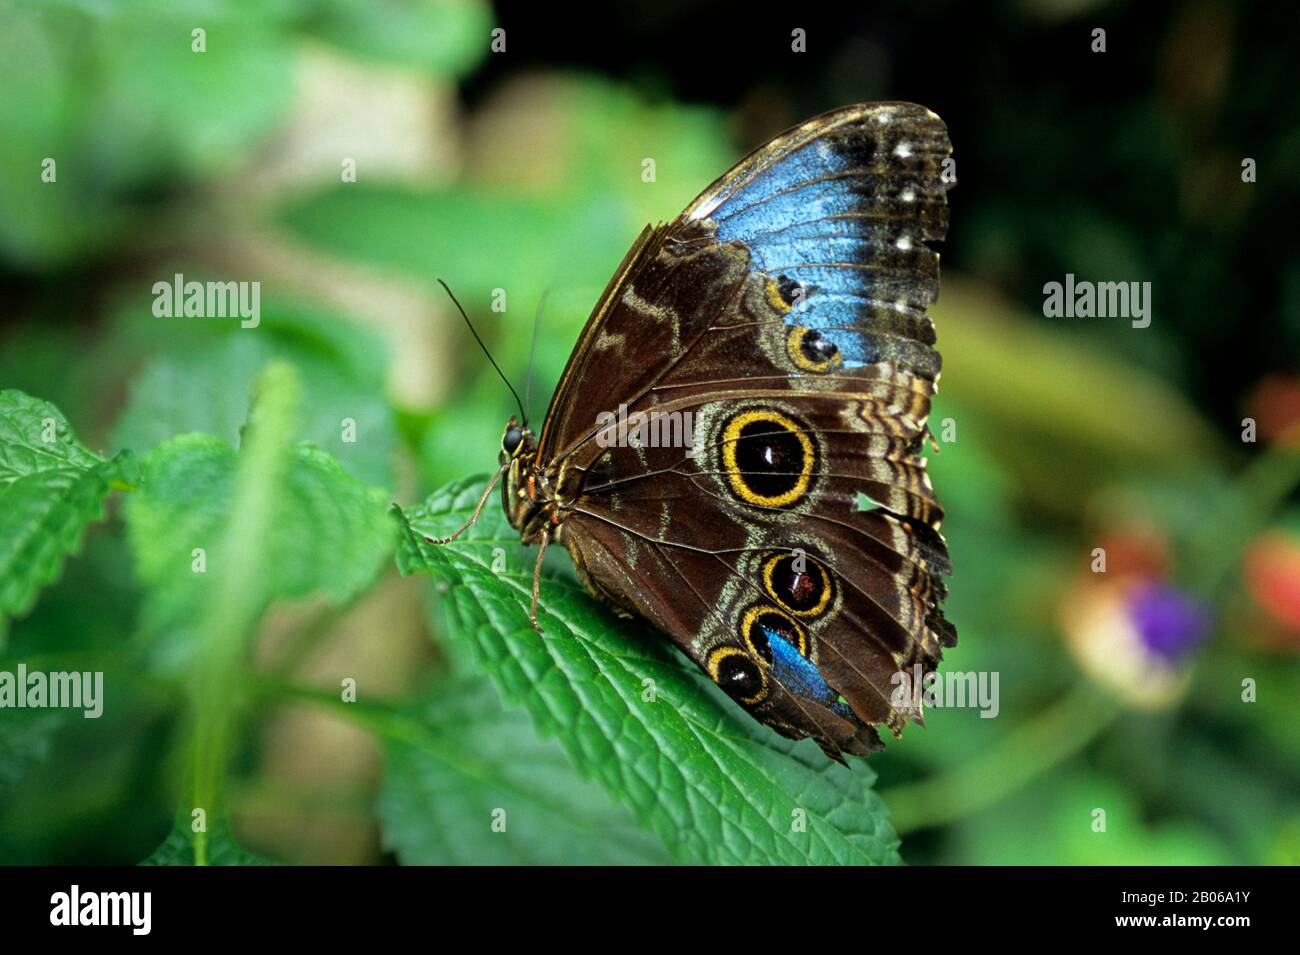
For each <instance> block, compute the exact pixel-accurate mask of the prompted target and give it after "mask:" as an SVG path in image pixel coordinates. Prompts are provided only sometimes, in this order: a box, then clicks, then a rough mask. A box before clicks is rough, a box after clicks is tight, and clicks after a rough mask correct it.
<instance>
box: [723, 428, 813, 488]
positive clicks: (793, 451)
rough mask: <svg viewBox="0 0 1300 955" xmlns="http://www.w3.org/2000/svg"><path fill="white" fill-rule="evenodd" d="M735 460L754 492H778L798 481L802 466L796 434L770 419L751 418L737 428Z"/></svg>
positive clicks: (802, 460) (800, 448) (800, 447)
mask: <svg viewBox="0 0 1300 955" xmlns="http://www.w3.org/2000/svg"><path fill="white" fill-rule="evenodd" d="M736 464H737V465H738V466H739V468H740V470H741V471H742V472H743V473H744V475H745V483H746V484H747V485H748V486H749V487H750V488H752V489H753V490H754V491H755V492H757V493H759V494H763V495H767V496H769V497H775V496H779V495H781V494H784V493H786V492H787V491H789V490H790V489H791V488H793V487H794V486H795V485H796V484H797V483H798V481H799V475H800V472H801V471H802V470H803V466H804V451H803V445H802V444H800V443H799V439H798V437H796V436H795V435H794V434H792V433H791V432H790V431H787V430H786V429H785V428H783V427H781V426H780V425H777V424H773V423H772V422H770V421H753V422H750V423H749V424H747V425H745V426H744V427H743V428H741V429H740V438H739V440H738V441H737V442H736Z"/></svg>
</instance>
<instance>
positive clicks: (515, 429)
mask: <svg viewBox="0 0 1300 955" xmlns="http://www.w3.org/2000/svg"><path fill="white" fill-rule="evenodd" d="M536 451H537V437H536V435H534V434H533V430H532V428H530V427H528V425H526V424H520V423H519V419H518V418H516V417H515V416H514V415H511V416H510V420H509V421H507V422H506V428H505V430H504V431H503V432H501V458H500V463H501V464H506V463H507V462H509V461H512V460H514V459H515V458H517V457H522V456H524V455H531V454H534V453H535V452H536Z"/></svg>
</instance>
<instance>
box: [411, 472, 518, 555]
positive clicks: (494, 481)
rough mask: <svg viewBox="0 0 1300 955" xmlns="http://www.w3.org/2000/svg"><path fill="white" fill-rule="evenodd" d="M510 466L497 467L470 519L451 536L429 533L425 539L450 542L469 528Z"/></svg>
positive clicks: (430, 541)
mask: <svg viewBox="0 0 1300 955" xmlns="http://www.w3.org/2000/svg"><path fill="white" fill-rule="evenodd" d="M509 467H510V465H509V463H506V464H503V465H501V467H499V468H497V473H496V474H494V475H492V480H490V481H488V486H487V490H486V491H484V492H483V496H482V497H480V498H479V499H478V504H477V505H476V506H475V508H474V513H473V514H471V515H470V516H469V520H467V521H466V522H465V523H464V524H462V525H461V528H460V530H458V531H456V533H454V534H452V535H451V536H450V537H430V536H429V535H428V534H425V535H424V539H425V540H426V541H428V542H429V543H430V544H450V543H451V542H452V541H454V540H455V539H456V538H457V537H459V536H460V535H461V534H463V533H465V532H466V531H467V530H469V529H470V527H471V526H472V525H473V523H474V522H475V521H477V520H478V516H479V514H481V513H482V512H483V505H484V504H486V503H487V499H488V495H490V494H491V493H492V489H493V488H494V487H496V486H497V482H498V481H500V480H501V475H503V474H505V473H506V469H507V468H509Z"/></svg>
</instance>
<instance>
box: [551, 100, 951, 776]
mask: <svg viewBox="0 0 1300 955" xmlns="http://www.w3.org/2000/svg"><path fill="white" fill-rule="evenodd" d="M949 152H950V146H949V143H948V139H947V134H946V131H945V129H944V127H943V124H942V122H941V121H940V120H939V119H938V117H936V116H935V115H934V114H933V113H931V112H929V111H928V110H925V109H923V108H922V107H918V106H913V105H910V104H902V103H886V104H870V105H864V106H853V107H848V108H845V109H842V110H837V111H835V112H833V113H828V114H825V115H824V116H821V117H818V118H817V119H814V120H811V121H809V122H808V123H805V124H803V125H801V126H799V127H797V128H795V129H793V130H791V131H789V132H787V133H786V134H783V135H782V136H780V137H778V138H777V139H776V140H774V141H773V142H771V143H769V144H768V145H767V146H764V147H762V148H761V149H759V150H756V151H755V152H754V153H752V154H751V155H750V156H748V157H747V158H746V159H744V160H742V161H741V162H740V163H739V164H738V165H737V166H736V167H735V168H734V169H732V170H731V171H730V172H729V173H728V174H727V175H725V176H724V177H722V178H721V179H720V180H718V182H716V183H715V184H714V185H713V186H711V187H710V188H709V189H708V190H706V191H705V192H704V193H703V194H702V195H701V196H700V198H699V199H697V200H696V201H695V202H694V203H692V205H691V206H690V207H688V209H687V210H686V211H685V212H684V213H683V214H682V216H681V217H679V218H678V219H677V220H675V221H674V222H673V223H671V224H669V225H667V226H662V227H660V228H658V229H653V230H650V229H648V230H647V231H646V232H645V233H643V235H642V237H641V238H640V239H639V240H638V242H637V244H636V245H635V246H634V247H633V250H632V251H631V252H630V253H629V255H628V258H627V259H626V260H625V261H624V264H623V266H622V267H621V268H620V270H619V272H618V273H617V274H616V276H615V279H614V281H613V282H611V285H610V288H609V289H608V290H607V291H606V293H605V296H604V297H603V298H602V301H601V303H600V305H598V307H597V309H596V312H595V313H594V314H593V317H592V319H591V321H590V322H589V323H588V327H587V329H586V330H585V331H584V333H583V337H582V339H581V340H580V343H579V346H578V348H577V349H576V350H575V353H574V355H573V357H572V358H571V360H570V365H569V368H568V369H567V370H566V372H565V376H564V378H562V380H561V386H560V388H559V389H558V390H557V395H556V399H555V401H554V402H553V404H552V409H551V412H550V413H549V414H548V416H547V421H546V424H545V425H544V428H543V432H542V436H541V441H540V460H541V461H542V463H543V465H544V466H545V467H547V468H549V469H551V471H552V473H553V474H554V475H555V481H556V484H557V486H558V487H560V489H561V491H562V492H563V494H564V496H566V498H567V499H568V500H569V501H570V504H569V505H568V507H567V511H566V516H565V521H564V530H563V533H562V535H561V539H562V540H563V542H564V543H565V544H566V545H567V546H568V548H569V550H570V552H571V554H572V555H573V557H574V561H575V565H576V566H577V567H578V569H579V572H580V574H581V576H582V577H583V578H584V580H585V581H586V582H587V583H588V585H589V586H590V587H591V589H592V590H593V591H595V592H596V593H598V594H600V595H602V596H604V597H606V598H607V599H609V600H610V601H611V602H612V603H614V604H616V605H617V606H620V607H622V608H624V609H626V610H629V611H631V612H634V613H638V614H640V615H642V616H644V617H646V618H647V619H648V620H649V621H650V622H651V623H653V624H654V625H655V626H656V627H658V628H659V629H660V630H662V631H663V632H665V633H666V634H668V635H669V636H670V637H671V638H672V639H673V640H674V642H676V643H677V644H678V645H679V646H680V647H681V648H682V649H683V650H684V651H685V652H686V653H687V654H688V655H689V656H690V657H691V658H692V659H693V660H695V662H696V663H697V664H699V665H700V666H701V668H702V669H704V671H705V672H706V673H708V674H709V675H710V676H711V677H712V678H713V679H714V680H715V681H716V682H718V683H719V684H720V685H722V686H723V687H724V689H726V690H728V692H729V693H731V695H732V696H733V697H734V698H735V699H737V700H738V701H739V702H741V704H742V705H743V706H745V707H746V708H747V709H749V711H750V712H751V713H753V714H754V715H755V716H756V717H757V718H759V719H761V720H763V721H764V722H766V723H768V724H769V725H771V726H773V727H774V728H775V729H777V730H778V731H780V732H782V733H784V734H786V735H788V736H792V737H795V738H801V737H804V736H811V737H813V738H814V739H816V740H817V741H818V743H819V744H820V745H821V746H822V747H823V748H824V749H825V750H826V751H827V752H828V753H830V754H832V755H835V756H837V757H838V756H839V754H840V753H842V752H849V753H865V752H867V751H869V750H871V749H875V748H878V747H879V746H880V742H879V739H878V737H877V736H876V734H875V732H874V730H873V729H872V728H871V727H873V726H876V725H881V724H884V725H887V726H889V727H890V728H891V730H893V731H894V732H895V733H897V732H898V731H899V730H900V729H901V728H902V726H903V724H904V723H905V722H906V720H907V719H909V718H912V719H919V717H920V711H919V707H918V706H917V705H914V703H913V702H912V700H911V699H910V698H907V699H903V698H900V697H899V695H898V694H897V693H896V692H895V690H896V685H895V684H896V682H897V681H896V679H895V674H896V673H898V672H899V671H906V672H909V673H910V672H913V668H914V667H919V668H920V671H919V672H929V671H932V670H933V669H934V668H935V666H936V665H937V663H938V660H939V657H940V654H941V647H942V646H945V645H951V643H952V642H953V641H954V640H955V632H954V631H953V629H952V627H951V626H950V625H949V624H948V623H947V622H946V620H945V619H944V618H943V614H942V611H941V609H940V602H941V600H942V598H943V595H944V586H943V583H942V579H941V578H942V575H944V574H946V573H947V572H948V571H949V566H948V558H947V553H946V548H945V546H944V543H943V540H942V538H941V537H940V535H939V533H938V528H939V523H940V520H941V518H942V510H941V508H940V506H939V503H938V501H937V499H936V498H935V495H934V492H933V489H932V488H931V486H930V482H929V479H928V476H927V475H926V472H925V461H924V459H923V458H921V457H920V456H919V451H920V448H921V445H922V442H923V440H924V438H925V437H926V435H927V433H928V432H927V429H926V418H927V416H928V414H929V409H930V399H931V396H932V394H933V392H934V387H935V382H936V380H937V378H938V372H939V358H938V354H937V353H936V352H935V351H934V349H933V348H932V345H933V343H934V333H933V328H932V325H931V323H930V321H929V318H928V317H927V315H926V313H925V307H926V306H927V305H928V304H930V303H931V302H933V301H934V300H935V298H936V297H937V293H938V256H937V254H936V253H935V252H933V251H932V250H931V249H930V248H929V247H928V246H927V245H926V244H925V243H926V241H927V240H933V239H939V238H942V236H943V234H944V231H945V228H946V222H947V209H946V205H945V202H946V200H945V192H946V189H947V183H946V182H945V181H944V178H943V176H942V171H943V161H944V159H945V158H946V157H947V156H948V154H949ZM619 404H623V405H626V408H627V412H626V413H627V414H628V415H635V414H636V413H637V412H643V413H645V414H646V415H647V416H649V415H651V414H652V413H653V414H654V415H657V416H659V417H658V421H659V424H658V425H654V424H652V425H651V428H650V430H649V432H648V433H647V432H646V430H645V429H644V427H643V428H642V429H641V431H640V432H636V431H634V432H633V434H632V439H633V440H632V442H631V444H632V446H618V445H619V442H617V441H615V442H614V445H615V446H607V445H609V444H610V441H609V439H610V438H611V437H614V435H612V434H611V433H610V432H608V431H606V432H603V433H602V431H601V429H600V428H599V427H598V425H597V422H598V420H599V418H598V415H599V414H600V412H611V411H613V410H614V409H615V408H616V407H617V406H618V405H619ZM635 420H636V419H635V418H633V419H632V422H635ZM656 427H658V428H659V430H658V431H656V430H655V429H656ZM664 429H667V431H666V432H664ZM674 429H675V430H674ZM686 433H689V434H690V435H693V436H694V439H695V441H694V446H693V447H687V446H686V445H689V444H690V443H691V442H690V441H689V440H687V441H682V440H680V439H681V437H682V436H683V435H684V434H686ZM663 438H667V440H661V439H663ZM624 444H626V442H624Z"/></svg>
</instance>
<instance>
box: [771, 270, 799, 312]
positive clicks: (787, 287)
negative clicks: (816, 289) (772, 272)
mask: <svg viewBox="0 0 1300 955" xmlns="http://www.w3.org/2000/svg"><path fill="white" fill-rule="evenodd" d="M800 289H801V286H800V284H799V283H798V282H796V281H795V280H794V279H792V278H790V277H789V276H788V275H778V276H777V277H776V291H777V294H778V295H780V296H781V301H783V302H785V304H787V305H791V306H792V305H794V303H795V298H796V297H798V296H802V295H803V292H802V291H800Z"/></svg>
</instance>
